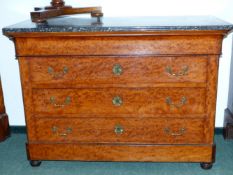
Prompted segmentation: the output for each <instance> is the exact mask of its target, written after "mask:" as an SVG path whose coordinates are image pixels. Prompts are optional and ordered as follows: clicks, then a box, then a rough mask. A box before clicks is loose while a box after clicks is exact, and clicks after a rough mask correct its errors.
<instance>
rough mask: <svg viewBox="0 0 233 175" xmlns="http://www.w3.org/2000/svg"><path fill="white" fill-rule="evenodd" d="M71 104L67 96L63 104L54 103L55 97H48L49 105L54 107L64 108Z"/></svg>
mask: <svg viewBox="0 0 233 175" xmlns="http://www.w3.org/2000/svg"><path fill="white" fill-rule="evenodd" d="M70 102H71V98H70V97H69V96H68V97H66V99H65V101H64V103H63V104H58V103H56V98H55V97H53V96H52V97H50V103H51V104H53V106H55V107H65V106H66V105H69V104H70Z"/></svg>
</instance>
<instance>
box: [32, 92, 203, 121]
mask: <svg viewBox="0 0 233 175" xmlns="http://www.w3.org/2000/svg"><path fill="white" fill-rule="evenodd" d="M205 93H206V92H205V88H103V89H101V88H99V89H98V88H97V89H96V88H95V89H34V90H33V103H34V113H35V114H49V115H58V114H59V115H62V114H75V115H78V116H82V117H84V116H85V115H90V114H92V115H109V116H111V115H116V114H125V115H127V114H129V115H130V114H140V115H146V114H203V113H205V102H206V100H205Z"/></svg>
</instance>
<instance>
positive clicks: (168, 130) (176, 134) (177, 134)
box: [164, 127, 186, 136]
mask: <svg viewBox="0 0 233 175" xmlns="http://www.w3.org/2000/svg"><path fill="white" fill-rule="evenodd" d="M164 132H165V133H166V134H168V135H171V136H182V135H184V134H185V132H186V129H185V128H180V129H179V131H178V132H172V130H171V129H170V128H168V127H167V128H165V129H164Z"/></svg>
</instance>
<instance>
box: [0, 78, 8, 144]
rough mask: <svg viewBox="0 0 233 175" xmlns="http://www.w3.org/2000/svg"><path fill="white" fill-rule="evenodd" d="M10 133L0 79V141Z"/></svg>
mask: <svg viewBox="0 0 233 175" xmlns="http://www.w3.org/2000/svg"><path fill="white" fill-rule="evenodd" d="M9 135H10V128H9V122H8V116H7V114H6V111H5V106H4V99H3V92H2V84H1V79H0V142H1V141H4V140H5V139H6V138H7V137H9Z"/></svg>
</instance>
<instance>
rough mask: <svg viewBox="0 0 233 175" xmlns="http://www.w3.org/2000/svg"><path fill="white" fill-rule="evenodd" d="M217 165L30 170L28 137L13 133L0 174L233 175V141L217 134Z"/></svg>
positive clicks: (58, 164)
mask: <svg viewBox="0 0 233 175" xmlns="http://www.w3.org/2000/svg"><path fill="white" fill-rule="evenodd" d="M215 141H216V144H217V155H216V162H215V164H214V166H213V168H212V169H211V170H203V169H201V168H200V166H199V163H123V162H120V163H119V162H118V163H113V162H78V161H43V162H42V164H41V166H40V167H31V166H30V165H29V163H28V161H27V157H26V152H25V142H26V135H25V134H12V136H11V137H10V138H9V139H8V140H7V141H5V142H2V143H0V175H16V174H17V175H29V174H30V175H31V174H33V175H71V174H72V175H128V174H130V175H134V174H135V175H152V174H153V175H189V174H190V175H191V174H193V175H209V174H211V175H233V141H224V139H223V137H222V135H216V136H215Z"/></svg>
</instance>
